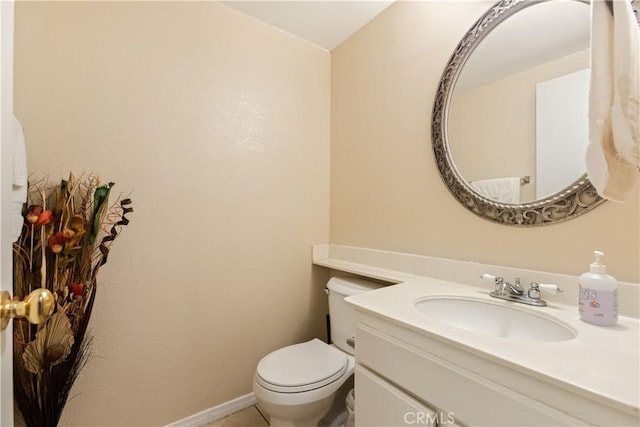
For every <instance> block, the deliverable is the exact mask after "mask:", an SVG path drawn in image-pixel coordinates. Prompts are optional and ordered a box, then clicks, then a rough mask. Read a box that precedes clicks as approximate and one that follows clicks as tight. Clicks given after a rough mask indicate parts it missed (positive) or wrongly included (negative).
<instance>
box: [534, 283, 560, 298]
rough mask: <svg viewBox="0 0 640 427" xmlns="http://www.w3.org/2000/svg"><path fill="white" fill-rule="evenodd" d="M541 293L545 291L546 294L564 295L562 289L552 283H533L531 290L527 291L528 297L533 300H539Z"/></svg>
mask: <svg viewBox="0 0 640 427" xmlns="http://www.w3.org/2000/svg"><path fill="white" fill-rule="evenodd" d="M540 291H545V292H549V293H555V294H560V293H562V289H560V288H559V287H558V285H554V284H551V283H536V282H531V284H530V285H529V290H528V291H527V296H528V297H529V298H531V299H534V300H539V299H540Z"/></svg>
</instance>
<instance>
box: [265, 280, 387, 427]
mask: <svg viewBox="0 0 640 427" xmlns="http://www.w3.org/2000/svg"><path fill="white" fill-rule="evenodd" d="M379 287H381V285H379V284H376V283H371V282H367V281H364V280H361V279H351V278H350V279H344V278H332V279H331V280H329V283H328V284H327V288H328V294H329V315H330V319H331V322H330V323H331V336H332V337H333V339H334V344H332V345H329V344H326V343H324V342H323V341H321V340H319V339H317V338H315V339H312V340H311V341H307V342H304V343H300V344H294V345H291V346H288V347H284V348H281V349H279V350H276V351H274V352H272V353H269V354H268V355H266V356H265V357H263V358H262V360H260V362H259V363H258V366H257V368H256V371H255V374H254V378H253V392H254V395H255V397H256V400H257V401H258V406H259V407H260V409H261V410H262V411H264V412H266V413H267V414H268V415H269V416H270V417H271V420H270V424H271V427H311V426H316V425H318V422H319V421H320V420H321V419H322V418H323V417H324V415H325V414H326V413H327V411H328V410H329V408H330V407H331V406H332V404H333V401H334V399H335V398H336V395H337V392H338V390H340V387H341V386H342V385H343V384H345V382H346V381H347V380H348V379H349V378H351V376H352V375H353V370H354V366H355V359H354V356H353V353H354V351H353V348H352V347H351V345H350V344H348V343H347V339H349V338H352V337H353V336H354V333H355V323H354V321H353V317H354V316H353V309H352V308H351V307H350V306H348V305H347V303H346V302H345V301H344V298H345V297H347V296H350V295H354V294H356V293H360V292H366V291H369V290H373V289H376V288H379Z"/></svg>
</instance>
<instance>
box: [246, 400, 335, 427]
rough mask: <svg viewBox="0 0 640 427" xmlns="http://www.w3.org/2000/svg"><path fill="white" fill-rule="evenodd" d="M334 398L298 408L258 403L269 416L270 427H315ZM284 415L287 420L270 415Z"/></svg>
mask: <svg viewBox="0 0 640 427" xmlns="http://www.w3.org/2000/svg"><path fill="white" fill-rule="evenodd" d="M333 398H334V396H333V395H331V396H328V397H326V398H324V399H322V400H318V401H316V402H313V403H308V404H306V405H300V406H286V407H284V408H283V407H282V406H281V405H277V404H273V403H269V402H261V401H258V406H259V407H260V409H261V410H262V411H263V412H265V413H267V414H269V415H270V421H269V425H270V427H317V425H318V423H319V422H320V420H321V419H322V418H323V417H324V415H325V414H326V413H327V411H328V410H329V408H331V404H332V403H333ZM274 413H275V414H286V417H287V419H282V418H277V417H274V416H273V415H272V414H274Z"/></svg>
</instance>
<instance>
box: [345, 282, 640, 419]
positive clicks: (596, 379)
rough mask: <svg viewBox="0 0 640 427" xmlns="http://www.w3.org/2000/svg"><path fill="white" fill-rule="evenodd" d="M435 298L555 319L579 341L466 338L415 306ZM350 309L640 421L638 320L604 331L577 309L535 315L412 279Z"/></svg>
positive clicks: (466, 290) (361, 297)
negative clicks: (476, 302)
mask: <svg viewBox="0 0 640 427" xmlns="http://www.w3.org/2000/svg"><path fill="white" fill-rule="evenodd" d="M429 296H454V297H471V298H475V299H486V300H487V301H491V302H494V303H495V302H496V301H500V302H501V303H504V304H505V305H511V306H512V307H514V305H515V307H516V308H518V309H521V310H527V311H531V312H534V313H539V314H544V315H548V316H551V317H554V318H555V319H557V320H559V321H560V322H562V323H564V324H566V325H568V326H570V327H571V328H572V329H573V330H574V331H575V332H576V333H577V337H576V338H573V339H571V340H568V341H554V342H529V341H518V340H512V339H504V338H496V337H492V336H487V335H482V334H479V333H476V332H472V331H466V330H463V329H459V328H456V327H453V326H450V325H446V324H443V323H440V322H438V321H435V320H432V319H429V318H428V316H426V315H425V314H423V313H421V312H419V311H418V310H417V309H416V308H415V306H414V302H415V301H416V300H417V299H419V298H424V297H429ZM347 301H348V302H349V303H351V304H353V305H354V306H356V308H358V309H359V310H362V311H364V312H366V313H368V314H370V315H373V316H376V317H381V318H383V319H385V320H388V321H391V322H393V323H396V324H400V325H402V326H404V327H407V328H409V329H411V330H413V331H415V332H418V333H419V334H425V335H426V336H428V337H430V338H433V339H437V340H439V341H441V342H445V343H449V344H452V345H455V346H457V347H460V348H463V349H464V350H465V351H467V352H471V353H473V354H476V355H478V356H480V357H483V358H485V359H489V360H493V361H494V362H497V363H501V364H506V365H510V366H512V367H514V368H516V369H519V370H522V371H523V372H527V373H528V374H529V375H531V376H534V377H537V378H539V379H541V380H543V381H545V382H547V383H550V384H553V385H556V386H560V387H563V388H565V389H567V388H568V389H570V390H571V391H572V392H574V393H576V394H581V395H584V396H586V397H589V398H591V399H594V400H597V401H599V402H606V404H607V405H608V406H610V407H612V408H615V409H617V410H621V411H623V412H626V413H629V414H633V415H634V416H636V417H637V416H638V414H640V322H639V321H638V320H637V319H633V318H629V317H622V316H621V317H620V318H619V321H618V324H617V325H615V326H611V327H603V326H596V325H592V324H589V323H586V322H584V321H582V320H580V317H579V315H578V312H577V308H576V307H575V306H570V305H565V304H561V303H556V302H549V305H548V306H547V307H529V306H526V305H524V304H520V303H513V302H508V301H501V300H498V299H495V298H492V297H490V296H489V291H488V290H486V289H479V288H475V287H471V286H466V285H462V284H457V283H453V282H450V281H445V280H438V279H429V278H411V279H409V280H407V281H406V282H404V283H400V284H396V285H391V286H387V287H384V288H381V289H378V290H374V291H371V292H365V293H362V294H357V295H354V296H351V297H349V298H348V299H347ZM523 327H526V325H523Z"/></svg>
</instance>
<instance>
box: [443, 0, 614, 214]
mask: <svg viewBox="0 0 640 427" xmlns="http://www.w3.org/2000/svg"><path fill="white" fill-rule="evenodd" d="M589 20H590V8H589V3H588V1H586V0H585V1H583V0H539V1H524V0H503V1H501V2H499V3H497V4H496V5H495V6H493V7H492V8H491V9H490V10H489V11H488V12H487V13H485V14H484V15H483V16H482V17H481V18H480V19H479V20H478V21H477V22H476V23H475V24H474V25H473V27H472V28H471V29H470V30H469V32H468V33H467V34H466V35H465V37H464V38H463V39H462V41H461V42H460V43H459V44H458V46H457V47H456V49H455V51H454V53H453V55H452V56H451V59H450V60H449V63H448V64H447V66H446V68H445V70H444V73H443V75H442V79H441V81H440V85H439V87H438V92H437V94H436V99H435V103H434V108H433V118H432V139H433V150H434V154H435V158H436V163H437V166H438V170H439V172H440V175H441V177H442V179H443V181H444V183H445V185H446V186H447V187H448V188H449V190H450V191H451V193H452V194H453V195H454V197H455V198H456V199H457V200H458V201H459V202H460V203H462V204H463V205H464V206H465V207H466V208H467V209H469V210H471V211H472V212H474V213H475V214H477V215H480V216H481V217H483V218H485V219H487V220H490V221H494V222H498V223H502V224H511V225H518V226H532V225H546V224H551V223H556V222H560V221H565V220H567V219H570V218H573V217H576V216H578V215H581V214H583V213H585V212H587V211H589V210H590V209H593V208H594V207H596V206H598V205H599V204H601V203H603V202H604V199H602V198H601V197H600V196H599V195H598V194H597V193H596V191H595V189H594V188H593V186H592V185H591V183H590V182H589V180H588V178H587V176H586V173H585V170H586V168H585V161H584V153H585V149H586V146H587V141H588V120H587V119H588V109H587V108H588V88H589V44H590V40H589V29H590V23H589Z"/></svg>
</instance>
